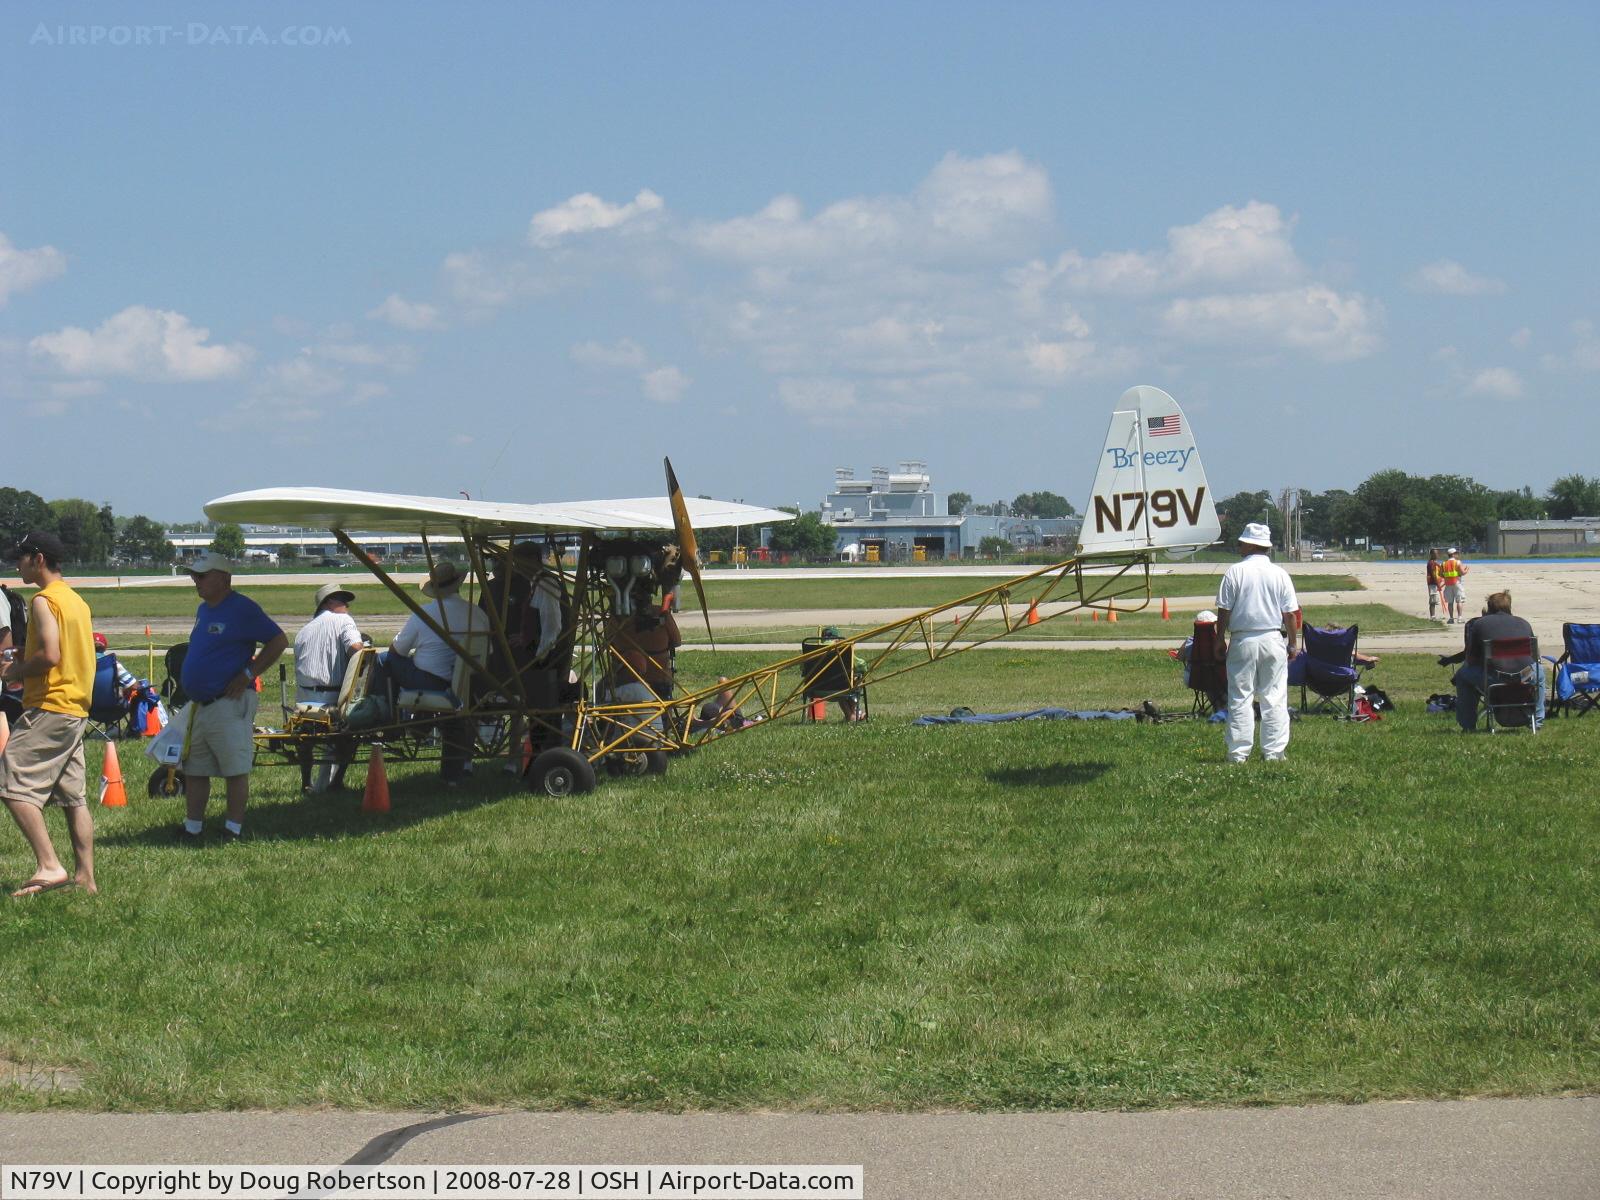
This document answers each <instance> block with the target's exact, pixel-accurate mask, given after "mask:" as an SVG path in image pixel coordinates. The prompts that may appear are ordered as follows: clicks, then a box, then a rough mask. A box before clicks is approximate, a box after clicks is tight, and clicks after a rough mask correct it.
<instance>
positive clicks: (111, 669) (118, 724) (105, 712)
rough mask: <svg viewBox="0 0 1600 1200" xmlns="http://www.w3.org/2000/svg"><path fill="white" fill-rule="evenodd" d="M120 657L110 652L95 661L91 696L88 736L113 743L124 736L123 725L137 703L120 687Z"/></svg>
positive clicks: (86, 734)
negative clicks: (118, 675) (118, 680)
mask: <svg viewBox="0 0 1600 1200" xmlns="http://www.w3.org/2000/svg"><path fill="white" fill-rule="evenodd" d="M117 674H118V671H117V656H116V655H115V654H112V653H111V652H110V651H109V650H108V651H107V652H106V653H104V654H102V655H100V656H99V658H97V659H95V664H94V691H92V692H91V693H90V695H89V725H88V729H87V731H86V733H85V736H87V737H97V738H99V739H100V740H101V741H104V742H109V741H113V740H115V739H117V738H120V737H121V736H122V724H123V722H124V721H126V720H127V719H128V716H129V714H130V713H132V712H133V703H132V701H130V700H129V699H128V697H127V696H126V695H124V694H123V692H122V689H121V688H119V687H118V686H117Z"/></svg>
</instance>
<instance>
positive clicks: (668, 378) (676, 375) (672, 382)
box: [640, 366, 689, 404]
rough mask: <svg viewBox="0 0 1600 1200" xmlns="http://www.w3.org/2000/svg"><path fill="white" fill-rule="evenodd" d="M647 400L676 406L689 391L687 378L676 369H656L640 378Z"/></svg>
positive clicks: (670, 367)
mask: <svg viewBox="0 0 1600 1200" xmlns="http://www.w3.org/2000/svg"><path fill="white" fill-rule="evenodd" d="M640 383H641V384H642V385H643V387H644V394H645V397H646V398H647V399H650V400H653V401H655V402H656V403H657V404H676V403H677V402H678V401H679V400H681V399H683V394H684V392H686V391H688V390H689V377H688V376H687V375H685V374H684V373H683V372H682V371H680V370H678V368H677V367H673V366H665V367H656V368H655V369H654V370H651V371H646V372H645V373H644V375H643V376H642V377H641V378H640Z"/></svg>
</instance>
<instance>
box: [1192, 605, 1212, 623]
mask: <svg viewBox="0 0 1600 1200" xmlns="http://www.w3.org/2000/svg"><path fill="white" fill-rule="evenodd" d="M1194 623H1195V624H1196V625H1215V624H1216V623H1217V614H1216V613H1214V612H1212V611H1211V610H1210V609H1209V608H1202V609H1201V610H1200V611H1199V612H1197V613H1195V615H1194Z"/></svg>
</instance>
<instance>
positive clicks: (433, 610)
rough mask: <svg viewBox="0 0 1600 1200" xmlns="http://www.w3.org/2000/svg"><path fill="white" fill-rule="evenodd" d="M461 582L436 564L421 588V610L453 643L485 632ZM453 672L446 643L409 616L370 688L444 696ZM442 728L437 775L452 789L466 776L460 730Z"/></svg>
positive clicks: (457, 571) (451, 569)
mask: <svg viewBox="0 0 1600 1200" xmlns="http://www.w3.org/2000/svg"><path fill="white" fill-rule="evenodd" d="M465 578H466V577H465V576H464V575H463V574H462V573H461V568H460V567H458V566H456V564H455V563H453V562H449V561H444V562H436V563H434V564H433V566H432V568H430V569H429V571H428V578H427V579H426V580H424V581H423V584H422V594H423V595H424V596H427V597H428V598H429V599H430V600H432V601H433V603H431V604H427V605H424V606H423V611H425V612H426V613H427V614H428V616H430V617H432V618H433V620H434V622H435V623H436V624H438V625H439V626H440V627H441V628H443V629H445V630H446V631H447V632H448V633H449V634H450V636H451V637H452V638H454V639H456V640H457V641H459V640H460V639H461V637H462V635H464V634H467V633H471V632H472V631H474V630H480V629H481V630H487V629H488V628H489V618H488V616H487V615H486V614H485V613H484V611H483V609H481V608H478V607H477V606H476V605H472V604H468V603H467V602H466V601H465V600H463V599H462V598H461V596H460V592H461V584H462V582H463V581H464V580H465ZM455 669H456V652H455V651H454V650H452V649H451V648H450V644H449V643H448V642H446V641H445V640H444V639H443V638H442V637H440V636H439V635H438V634H437V633H435V632H434V631H433V630H432V629H430V628H429V627H428V625H427V623H426V622H424V621H423V619H422V618H421V617H419V616H418V615H417V614H416V613H412V614H411V616H410V617H409V618H407V620H406V623H405V624H404V625H403V626H401V628H400V632H399V633H397V634H396V635H395V639H394V641H392V642H390V643H389V648H388V649H387V650H385V651H384V652H383V653H382V654H380V655H378V664H377V667H376V669H375V670H374V671H373V680H372V687H373V688H374V689H387V688H388V687H389V686H390V685H392V686H394V687H395V688H398V689H401V690H405V689H411V688H415V689H417V690H419V691H424V692H447V691H449V690H450V677H451V676H452V675H453V674H455ZM380 694H381V691H380ZM442 724H443V726H444V740H445V747H444V757H443V758H442V759H441V760H440V762H439V773H440V774H441V775H443V776H444V779H445V782H446V783H450V784H455V783H457V782H459V781H460V779H461V777H462V776H463V775H465V774H466V773H467V769H468V768H467V759H468V754H469V751H468V750H467V748H466V746H465V745H464V740H465V739H464V738H463V737H462V736H461V734H462V732H463V730H462V729H460V728H457V726H458V725H459V724H460V723H459V722H455V721H446V722H442ZM466 732H468V733H470V731H466Z"/></svg>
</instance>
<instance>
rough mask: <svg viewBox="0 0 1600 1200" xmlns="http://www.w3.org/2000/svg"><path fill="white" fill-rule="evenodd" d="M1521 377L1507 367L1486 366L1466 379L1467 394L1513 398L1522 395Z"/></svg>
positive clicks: (1505, 398)
mask: <svg viewBox="0 0 1600 1200" xmlns="http://www.w3.org/2000/svg"><path fill="white" fill-rule="evenodd" d="M1522 392H1523V387H1522V379H1521V377H1520V376H1519V375H1518V374H1517V373H1516V372H1515V371H1513V370H1511V369H1510V368H1508V367H1486V368H1484V369H1483V370H1482V371H1479V372H1478V373H1477V374H1475V375H1473V377H1472V378H1471V379H1470V380H1468V381H1467V394H1468V395H1471V396H1494V397H1496V398H1498V399H1502V400H1515V399H1516V398H1517V397H1518V396H1520V395H1522Z"/></svg>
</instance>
